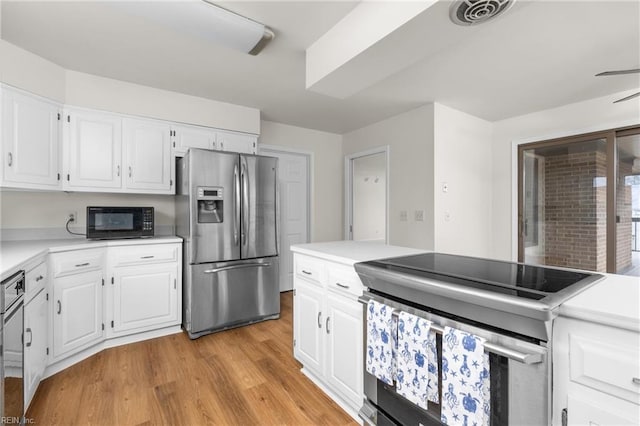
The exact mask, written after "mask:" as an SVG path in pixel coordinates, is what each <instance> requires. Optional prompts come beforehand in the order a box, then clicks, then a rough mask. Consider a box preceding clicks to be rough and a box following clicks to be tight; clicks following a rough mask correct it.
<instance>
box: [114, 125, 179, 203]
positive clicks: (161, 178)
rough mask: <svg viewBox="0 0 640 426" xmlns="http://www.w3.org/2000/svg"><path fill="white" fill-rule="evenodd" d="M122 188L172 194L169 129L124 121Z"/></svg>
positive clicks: (162, 126) (166, 126)
mask: <svg viewBox="0 0 640 426" xmlns="http://www.w3.org/2000/svg"><path fill="white" fill-rule="evenodd" d="M122 130H123V142H124V154H125V157H124V162H123V164H124V165H125V168H124V170H123V172H124V174H125V187H126V188H127V189H135V190H136V191H135V192H150V193H172V189H173V178H172V177H171V138H170V135H169V132H170V131H171V126H170V125H169V124H168V123H166V122H162V121H156V120H138V119H132V118H125V119H124V120H123V127H122Z"/></svg>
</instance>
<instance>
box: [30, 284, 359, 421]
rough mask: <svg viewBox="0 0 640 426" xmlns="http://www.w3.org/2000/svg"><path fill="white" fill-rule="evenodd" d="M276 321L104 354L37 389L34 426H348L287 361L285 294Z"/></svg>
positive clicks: (289, 298) (288, 305) (289, 300)
mask: <svg viewBox="0 0 640 426" xmlns="http://www.w3.org/2000/svg"><path fill="white" fill-rule="evenodd" d="M281 305H282V314H281V318H280V319H279V320H273V321H266V322H262V323H258V324H254V325H251V326H246V327H241V328H237V329H233V330H228V331H224V332H221V333H215V334H212V335H208V336H204V337H201V338H199V339H197V340H194V341H192V340H189V338H188V337H187V335H186V334H185V333H181V334H175V335H172V336H167V337H162V338H158V339H153V340H148V341H145V342H140V343H134V344H131V345H125V346H121V347H117V348H111V349H107V350H105V351H103V352H101V353H99V354H97V355H95V356H93V357H91V358H88V359H86V360H84V361H82V362H81V363H78V364H76V365H74V366H73V367H71V368H69V369H67V370H64V371H62V372H60V373H58V374H56V375H54V376H52V377H50V378H48V379H46V380H44V381H43V382H42V383H41V384H40V387H39V389H38V391H37V393H36V395H35V397H34V399H33V402H32V403H31V406H30V408H29V411H28V412H27V416H26V417H27V418H31V419H33V420H34V421H35V424H38V425H88V424H95V425H118V426H120V425H142V424H144V425H161V424H165V425H204V424H220V425H276V424H277V425H308V424H314V425H316V424H318V425H321V424H324V425H346V424H355V422H353V420H352V419H351V417H349V416H348V415H347V414H346V413H345V412H344V411H342V410H341V409H340V408H339V407H338V406H337V405H336V404H335V403H334V402H333V401H332V400H331V399H329V398H328V397H327V396H326V395H325V394H324V393H323V392H322V391H321V390H320V389H319V388H317V387H316V386H315V385H314V384H313V383H311V381H309V379H307V378H306V377H305V376H304V375H303V374H302V373H300V371H299V370H300V367H301V366H300V364H299V363H298V362H297V361H296V360H295V359H294V358H293V349H292V310H293V309H292V305H293V295H292V293H291V292H288V293H284V294H283V295H282V296H281Z"/></svg>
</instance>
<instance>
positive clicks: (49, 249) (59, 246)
mask: <svg viewBox="0 0 640 426" xmlns="http://www.w3.org/2000/svg"><path fill="white" fill-rule="evenodd" d="M180 242H182V239H181V238H179V237H174V236H167V237H153V238H131V239H122V240H87V239H86V238H64V239H56V240H25V241H2V242H0V276H1V279H3V280H4V279H5V278H7V277H9V276H11V275H12V274H13V273H15V272H17V271H18V270H19V269H21V268H22V267H23V265H25V264H26V263H28V262H30V261H32V260H34V259H36V258H38V257H43V258H44V256H46V255H47V254H48V253H57V252H61V251H69V250H81V249H87V248H100V247H115V246H127V245H140V244H162V243H180Z"/></svg>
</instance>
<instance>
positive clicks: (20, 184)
mask: <svg viewBox="0 0 640 426" xmlns="http://www.w3.org/2000/svg"><path fill="white" fill-rule="evenodd" d="M60 114H61V105H59V104H57V103H55V102H51V101H48V100H45V99H43V98H39V97H36V96H32V95H28V94H25V93H22V92H20V91H18V90H14V89H10V88H7V87H3V88H2V154H3V159H2V165H3V173H2V186H4V187H17V188H30V189H59V188H61V183H60V178H61V176H60V163H59V159H60V156H59V140H60V120H59V119H60Z"/></svg>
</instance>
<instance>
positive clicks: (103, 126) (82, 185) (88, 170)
mask: <svg viewBox="0 0 640 426" xmlns="http://www.w3.org/2000/svg"><path fill="white" fill-rule="evenodd" d="M64 116H65V126H66V127H65V130H66V132H65V149H64V151H65V153H66V157H65V166H64V170H65V177H64V179H65V180H64V185H63V186H64V188H65V189H70V190H76V189H84V190H95V191H101V192H104V191H109V190H114V189H120V188H121V187H122V118H120V117H119V116H116V115H111V114H107V113H103V112H98V111H87V110H75V109H69V110H65V114H64Z"/></svg>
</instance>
